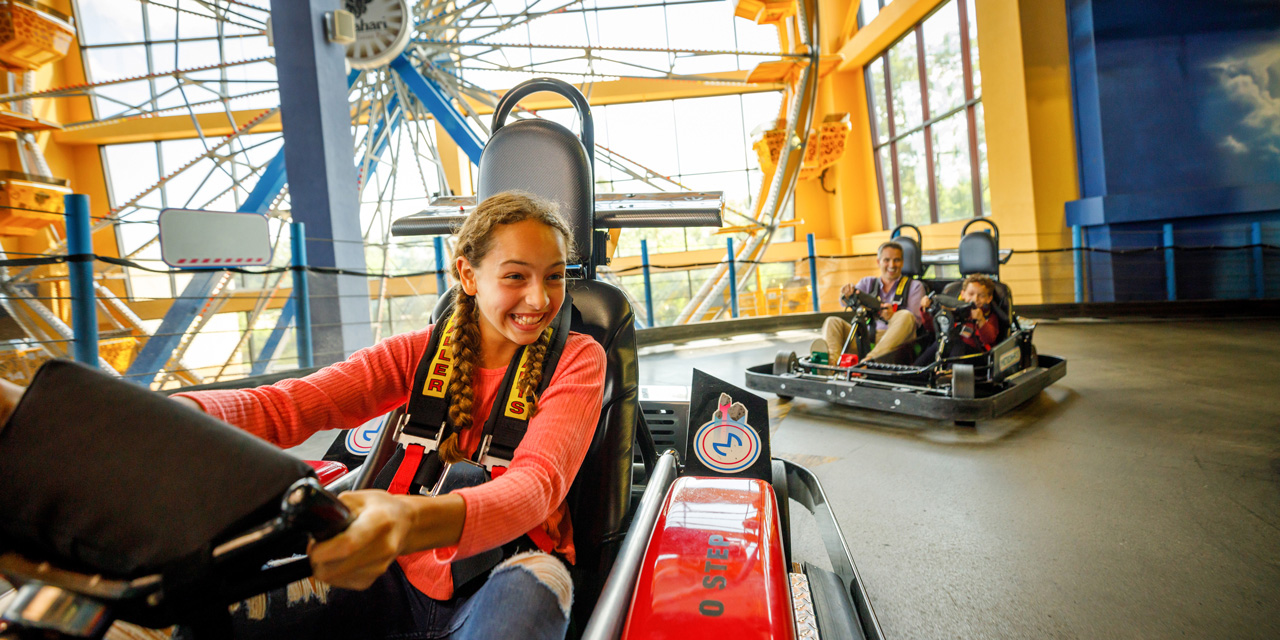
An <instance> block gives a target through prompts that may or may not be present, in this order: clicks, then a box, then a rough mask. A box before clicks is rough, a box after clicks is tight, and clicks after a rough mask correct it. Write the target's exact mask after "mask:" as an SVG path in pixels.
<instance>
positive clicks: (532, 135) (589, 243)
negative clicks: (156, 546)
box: [364, 78, 640, 620]
mask: <svg viewBox="0 0 1280 640" xmlns="http://www.w3.org/2000/svg"><path fill="white" fill-rule="evenodd" d="M537 91H551V92H554V93H559V94H561V95H562V96H564V97H566V98H568V99H569V101H570V102H571V103H573V105H574V106H575V107H576V108H577V109H578V115H579V118H580V122H581V123H582V136H581V139H579V137H578V136H575V135H574V134H573V133H572V132H571V131H569V130H568V129H566V128H565V127H564V126H562V125H560V124H557V123H555V122H551V121H548V120H538V119H529V120H518V121H515V122H512V123H511V124H506V123H505V122H504V121H505V119H506V117H507V115H508V114H509V113H510V112H511V110H512V109H513V108H514V107H515V105H516V103H517V102H518V101H519V100H520V99H521V98H523V97H524V96H527V95H529V94H531V93H535V92H537ZM492 131H493V133H492V135H491V136H490V137H489V141H488V142H487V143H486V144H485V148H484V152H483V153H482V154H481V156H480V163H479V172H478V181H477V189H476V191H477V193H476V200H477V201H483V200H484V199H485V198H487V197H489V196H492V195H495V194H498V193H502V192H504V191H510V190H520V191H526V192H529V193H533V194H535V195H537V196H540V197H542V198H545V199H548V200H551V201H553V202H556V203H557V204H558V205H559V207H560V213H561V214H562V215H563V216H564V217H565V220H566V222H568V224H569V227H570V231H571V232H572V233H573V241H574V245H575V251H576V257H577V258H578V259H579V260H580V261H581V265H582V273H583V279H579V280H570V282H569V285H568V290H569V294H570V296H571V297H572V300H573V324H572V330H574V331H577V332H579V333H583V334H586V335H589V336H591V337H592V338H594V339H595V340H596V342H599V343H600V345H601V346H602V347H603V348H604V352H605V361H606V368H605V383H604V391H603V402H602V405H601V411H600V418H599V422H598V423H597V426H596V430H595V434H594V435H593V437H592V439H591V445H590V447H589V448H588V450H587V455H586V458H585V460H584V461H583V463H582V467H581V469H579V471H578V475H577V477H576V478H575V480H574V482H573V485H572V486H571V487H570V488H569V494H568V497H567V499H566V502H567V503H568V507H569V517H570V518H571V519H572V522H573V542H574V547H575V551H576V555H577V558H576V562H575V564H574V566H573V567H572V573H573V577H574V589H575V593H574V603H575V604H574V612H575V616H576V618H577V619H579V620H586V619H587V618H589V617H590V612H591V609H592V608H593V607H594V606H595V602H596V600H597V599H598V597H599V595H600V590H601V588H602V587H603V586H604V580H605V578H606V577H607V576H608V575H609V570H610V569H611V568H612V566H613V561H614V557H615V556H616V555H617V552H618V548H619V546H620V544H621V542H622V538H623V537H624V536H625V535H626V524H627V511H628V509H629V507H630V502H631V473H632V445H633V442H634V438H635V435H636V423H637V420H638V419H639V388H640V386H639V379H640V372H639V363H638V360H637V355H636V336H635V316H634V313H633V311H632V309H631V305H630V304H629V303H628V302H627V298H626V296H625V295H624V294H623V292H622V291H621V290H620V289H618V288H616V287H614V286H613V285H610V284H608V283H604V282H599V281H596V280H595V279H594V275H595V265H596V264H597V253H596V252H595V251H593V240H594V239H595V224H596V223H595V185H594V181H593V178H592V166H593V165H592V155H593V154H592V150H593V149H594V148H595V143H594V141H593V133H592V120H591V110H590V108H589V107H588V106H587V101H586V98H584V97H583V96H582V94H581V93H580V92H579V91H578V90H577V89H575V88H574V87H573V86H572V85H569V84H567V83H565V82H562V81H559V80H552V79H545V78H541V79H535V80H530V81H527V82H525V83H522V84H520V85H519V86H517V87H515V88H514V89H512V90H511V91H509V92H507V94H506V95H504V96H503V97H502V99H501V100H500V101H499V102H498V106H497V107H496V109H495V110H494V115H493V126H492ZM447 232H448V228H447V226H445V225H443V224H436V223H432V222H431V221H430V220H429V219H428V220H426V224H421V225H419V226H417V227H415V228H412V229H411V230H408V231H405V232H404V234H405V235H423V234H432V233H447ZM452 299H453V293H452V291H449V292H446V293H445V294H444V295H443V296H441V298H440V300H439V301H438V302H437V306H436V310H435V312H434V313H433V315H432V319H433V321H434V319H435V318H436V317H439V315H440V314H441V313H442V312H443V311H444V307H445V305H447V304H449V303H450V302H451V301H452ZM389 454H390V451H389V447H388V446H387V445H386V444H385V443H383V442H379V443H378V444H377V445H375V448H374V453H372V454H371V456H370V458H371V460H373V461H374V464H373V465H370V466H377V465H380V464H383V463H385V461H386V459H387V458H389V457H390V455H389ZM364 473H365V474H368V472H367V471H365V472H364ZM365 477H371V474H368V475H366V476H365Z"/></svg>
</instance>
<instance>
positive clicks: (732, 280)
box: [725, 238, 738, 319]
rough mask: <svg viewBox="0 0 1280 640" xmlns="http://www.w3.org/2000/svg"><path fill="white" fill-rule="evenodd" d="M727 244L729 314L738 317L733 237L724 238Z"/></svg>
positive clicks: (736, 275)
mask: <svg viewBox="0 0 1280 640" xmlns="http://www.w3.org/2000/svg"><path fill="white" fill-rule="evenodd" d="M725 240H727V241H728V246H729V316H730V317H732V318H734V319H737V317H738V266H737V262H738V260H737V256H735V255H734V253H733V238H725Z"/></svg>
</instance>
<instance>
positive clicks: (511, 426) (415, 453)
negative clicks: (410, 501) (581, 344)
mask: <svg viewBox="0 0 1280 640" xmlns="http://www.w3.org/2000/svg"><path fill="white" fill-rule="evenodd" d="M572 308H573V304H572V301H571V300H570V299H569V297H568V296H567V295H566V297H565V300H564V303H563V304H562V306H561V308H560V312H559V313H558V314H557V315H556V318H555V320H554V321H553V323H552V326H551V327H549V328H548V329H547V331H549V332H551V339H550V344H549V345H548V348H547V354H546V357H545V359H544V361H543V365H542V372H543V373H542V379H541V381H540V382H539V385H538V388H537V389H536V392H537V393H538V394H539V395H541V394H542V392H543V391H545V390H546V387H547V385H548V384H549V383H550V381H551V378H552V376H553V375H554V373H555V367H556V365H557V364H559V360H560V355H561V353H563V352H564V346H565V344H566V342H567V341H568V337H569V330H570V327H571V325H572V313H573V312H572ZM442 325H443V330H441V331H434V330H433V331H432V332H431V338H430V340H429V341H428V344H427V350H426V352H424V353H423V356H422V359H421V360H420V361H419V362H418V368H417V370H416V371H415V374H414V378H413V387H412V389H413V391H412V392H411V394H410V396H409V402H408V406H407V414H408V415H407V418H406V421H405V424H404V427H403V429H402V430H401V432H400V433H398V434H397V435H396V440H397V442H398V443H399V444H400V445H401V451H402V452H403V455H402V456H397V457H399V458H400V460H399V465H398V466H397V467H395V474H394V476H392V477H391V479H390V481H389V484H387V485H386V487H387V490H388V491H389V492H391V493H409V492H411V491H412V490H413V489H414V488H415V487H418V488H422V489H423V490H429V489H430V488H431V487H433V486H435V484H436V482H437V479H438V478H439V476H440V474H441V472H442V471H443V469H444V468H445V465H443V464H441V461H440V459H439V454H438V452H437V449H438V448H439V445H440V443H441V442H443V441H444V440H445V439H446V438H448V437H449V435H450V434H453V433H456V432H458V431H461V428H459V427H458V426H457V425H452V424H450V422H449V382H450V380H451V379H452V377H453V375H454V371H455V369H456V366H455V364H456V363H455V359H454V335H453V334H454V327H455V325H456V314H454V308H453V306H452V305H450V306H449V307H448V308H446V309H445V312H444V314H443V315H442V318H441V322H437V323H436V326H437V327H440V326H442ZM528 359H529V349H528V347H522V348H520V349H518V350H517V351H516V353H515V355H514V356H513V357H512V359H511V363H510V364H509V365H507V372H506V375H505V376H504V377H503V379H502V385H501V387H499V390H498V393H499V395H498V398H497V399H495V402H494V404H493V408H492V409H491V410H490V412H489V416H488V418H487V419H486V421H485V426H484V430H483V432H482V434H481V440H480V447H479V448H478V449H477V451H476V454H475V455H474V456H473V459H475V460H476V461H478V462H480V463H481V464H482V465H483V466H484V467H485V468H486V469H489V470H490V471H493V470H495V469H496V468H498V467H501V468H503V469H504V470H505V468H506V466H507V465H509V464H510V463H511V459H512V457H514V455H515V450H516V447H517V446H519V445H520V441H521V440H523V439H524V434H525V431H527V430H528V427H529V420H528V419H529V402H528V399H527V398H525V397H524V396H522V395H521V394H520V389H519V385H518V384H517V383H518V382H519V380H520V374H521V372H522V371H523V370H524V369H525V367H527V366H528V364H529V363H528ZM393 461H394V459H393ZM384 478H386V474H385V473H383V474H379V480H383V479H384ZM375 486H377V485H375Z"/></svg>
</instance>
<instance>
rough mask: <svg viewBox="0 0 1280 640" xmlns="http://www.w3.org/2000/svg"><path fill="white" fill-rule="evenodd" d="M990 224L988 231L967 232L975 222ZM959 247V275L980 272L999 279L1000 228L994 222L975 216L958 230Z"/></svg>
mask: <svg viewBox="0 0 1280 640" xmlns="http://www.w3.org/2000/svg"><path fill="white" fill-rule="evenodd" d="M979 222H981V223H984V224H988V225H991V229H990V230H989V231H974V232H973V233H970V232H969V227H971V226H973V225H974V224H975V223H979ZM960 236H961V237H960V248H959V250H958V259H959V264H960V275H961V277H963V276H967V275H969V274H971V273H981V274H983V275H987V276H991V278H992V279H995V280H999V279H1000V229H999V227H996V223H994V222H992V221H990V220H988V219H986V218H975V219H973V220H970V221H969V223H968V224H966V225H964V228H963V229H962V230H961V231H960Z"/></svg>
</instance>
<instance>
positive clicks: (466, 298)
mask: <svg viewBox="0 0 1280 640" xmlns="http://www.w3.org/2000/svg"><path fill="white" fill-rule="evenodd" d="M525 220H536V221H538V222H541V223H542V224H545V225H547V226H548V227H551V228H552V229H555V230H556V231H558V232H560V235H561V236H562V237H563V238H564V242H565V248H566V249H567V252H568V255H569V256H572V255H573V234H572V233H570V232H569V225H568V224H567V223H565V221H564V218H562V217H560V213H559V211H558V209H557V208H556V206H555V205H554V204H553V203H551V202H548V201H546V200H543V199H541V198H539V197H537V196H534V195H532V194H529V193H524V192H522V191H507V192H503V193H499V194H497V195H495V196H490V197H489V198H486V199H485V201H484V202H481V203H480V206H478V207H476V210H475V211H473V212H472V213H471V215H469V216H467V220H466V222H464V223H463V224H462V227H461V228H460V229H458V230H457V231H456V232H455V235H456V236H457V246H456V248H455V249H454V255H455V256H462V257H465V258H466V259H467V261H468V262H470V263H471V264H472V265H473V266H478V265H479V264H480V262H481V261H482V260H484V258H485V256H487V255H488V254H489V250H490V249H492V245H493V233H494V231H495V230H496V229H497V228H498V227H500V226H502V225H507V224H515V223H517V222H524V221H525ZM452 274H453V279H454V281H460V280H461V274H460V273H459V271H458V265H457V261H456V260H455V261H454V264H453V266H452ZM453 312H454V314H456V316H457V321H456V322H455V323H454V332H453V343H454V347H453V351H454V356H453V358H454V372H453V377H452V379H451V380H450V382H449V422H450V423H451V424H452V425H453V428H454V433H452V434H450V435H449V437H448V438H447V439H445V441H444V442H442V443H441V444H440V459H441V460H442V461H444V462H446V463H451V462H458V461H460V460H464V459H466V457H467V455H466V453H464V452H463V451H462V447H461V446H460V445H459V444H458V436H457V432H458V431H460V430H462V429H467V428H469V427H471V423H472V420H473V419H474V416H473V411H474V409H475V397H474V395H473V394H474V391H473V390H474V388H475V374H476V369H477V368H479V362H480V311H479V309H478V308H477V307H476V299H475V296H471V295H468V294H467V293H466V292H465V291H463V290H462V288H461V287H459V288H458V289H457V291H456V295H455V297H454V307H453ZM437 326H440V325H437ZM549 344H550V336H549V335H548V334H547V332H545V331H544V332H543V333H542V335H541V336H540V337H539V338H538V341H537V342H535V343H534V344H533V345H531V346H530V347H529V352H528V353H529V355H528V360H527V364H526V367H525V369H524V371H523V372H522V373H521V375H520V379H519V381H518V382H517V384H518V385H519V386H518V389H519V390H520V395H522V396H524V397H525V399H526V400H528V402H529V417H530V418H532V417H533V415H534V414H535V413H536V411H537V408H538V395H537V389H538V385H539V384H540V383H541V382H542V365H543V363H544V362H545V361H546V357H547V347H548V346H549ZM496 401H497V402H501V401H502V399H501V398H499V399H498V400H496Z"/></svg>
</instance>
